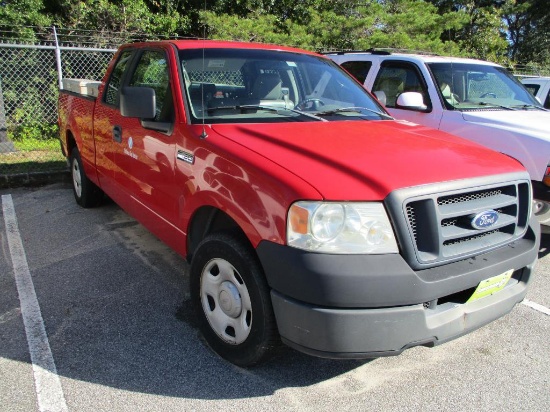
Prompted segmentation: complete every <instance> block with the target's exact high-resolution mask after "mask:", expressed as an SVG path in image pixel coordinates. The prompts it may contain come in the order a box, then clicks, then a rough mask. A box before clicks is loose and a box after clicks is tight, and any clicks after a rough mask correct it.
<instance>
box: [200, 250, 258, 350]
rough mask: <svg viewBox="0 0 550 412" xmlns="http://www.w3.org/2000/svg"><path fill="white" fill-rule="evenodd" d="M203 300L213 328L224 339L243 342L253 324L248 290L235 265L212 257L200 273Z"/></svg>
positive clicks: (234, 343) (207, 317)
mask: <svg viewBox="0 0 550 412" xmlns="http://www.w3.org/2000/svg"><path fill="white" fill-rule="evenodd" d="M201 302H202V308H203V310H204V314H205V315H206V319H207V320H208V323H209V324H210V327H211V328H212V330H213V331H214V332H215V333H216V334H217V335H218V336H219V337H220V338H221V339H222V340H223V341H225V342H227V343H230V344H233V345H238V344H240V343H243V342H244V341H245V340H246V338H247V337H248V335H249V334H250V329H251V326H252V304H251V302H250V295H249V293H248V289H247V287H246V285H245V283H244V281H243V279H242V277H241V275H240V274H239V272H238V271H237V269H235V267H234V266H233V265H232V264H231V263H229V262H228V261H227V260H225V259H212V260H211V261H209V262H208V263H207V264H206V265H205V266H204V269H203V271H202V273H201Z"/></svg>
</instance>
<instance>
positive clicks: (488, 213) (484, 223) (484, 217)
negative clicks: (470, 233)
mask: <svg viewBox="0 0 550 412" xmlns="http://www.w3.org/2000/svg"><path fill="white" fill-rule="evenodd" d="M497 221H498V212H497V211H495V210H485V211H484V212H481V213H478V214H477V215H475V216H474V217H473V218H472V220H471V222H470V223H471V224H472V226H473V227H474V229H486V228H488V227H491V226H494V225H495V224H496V223H497Z"/></svg>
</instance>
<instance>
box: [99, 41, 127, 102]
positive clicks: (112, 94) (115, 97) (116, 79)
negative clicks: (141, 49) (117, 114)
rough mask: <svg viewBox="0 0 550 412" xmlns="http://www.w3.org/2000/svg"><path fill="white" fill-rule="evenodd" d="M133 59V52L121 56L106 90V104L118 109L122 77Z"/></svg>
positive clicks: (123, 53)
mask: <svg viewBox="0 0 550 412" xmlns="http://www.w3.org/2000/svg"><path fill="white" fill-rule="evenodd" d="M131 59H132V51H130V50H127V51H125V52H122V53H121V54H120V57H119V59H118V61H117V62H116V64H115V67H114V69H113V72H112V73H111V77H110V78H109V82H108V83H107V87H106V88H105V95H104V101H105V103H107V104H109V105H112V106H116V107H118V104H119V92H120V87H121V84H122V76H123V74H124V71H125V70H126V67H127V66H128V63H129V62H130V60H131Z"/></svg>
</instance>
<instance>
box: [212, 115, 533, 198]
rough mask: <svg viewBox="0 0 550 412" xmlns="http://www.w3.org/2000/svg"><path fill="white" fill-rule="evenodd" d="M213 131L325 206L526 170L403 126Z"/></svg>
mask: <svg viewBox="0 0 550 412" xmlns="http://www.w3.org/2000/svg"><path fill="white" fill-rule="evenodd" d="M212 129H213V131H214V132H215V133H217V134H219V135H221V136H224V137H225V138H227V139H229V140H232V141H234V142H235V143H238V144H239V145H242V147H243V150H244V148H247V149H249V150H252V151H254V152H256V153H257V154H258V155H260V156H263V157H264V158H265V159H267V160H269V161H271V162H273V163H276V164H277V165H279V166H280V167H282V168H285V169H287V170H288V171H290V172H291V173H293V174H295V175H296V176H299V177H300V178H301V179H303V180H305V181H306V182H308V183H309V184H310V185H311V186H313V187H314V188H315V189H316V190H317V191H318V192H319V193H321V195H322V196H323V198H324V199H327V200H350V201H351V200H381V199H383V198H385V197H386V196H387V195H388V194H389V193H390V192H391V191H393V190H396V189H400V188H404V187H411V186H418V185H422V184H429V183H436V182H443V181H450V180H460V179H467V178H472V177H480V176H485V175H495V174H501V173H509V172H517V171H522V170H525V169H524V168H523V167H522V166H521V165H520V164H519V163H518V162H517V161H515V160H513V159H511V158H509V157H507V156H504V155H501V154H499V153H497V152H494V151H491V150H489V149H486V148H484V147H483V146H480V145H478V144H476V143H472V142H469V141H467V140H464V139H460V138H458V137H455V136H452V135H450V134H447V133H444V132H440V131H437V130H434V129H430V128H427V127H425V126H420V125H417V124H414V123H410V122H406V121H334V122H330V123H327V122H303V123H262V124H258V123H255V124H215V125H212ZM213 137H214V136H213ZM266 170H269V169H267V166H266Z"/></svg>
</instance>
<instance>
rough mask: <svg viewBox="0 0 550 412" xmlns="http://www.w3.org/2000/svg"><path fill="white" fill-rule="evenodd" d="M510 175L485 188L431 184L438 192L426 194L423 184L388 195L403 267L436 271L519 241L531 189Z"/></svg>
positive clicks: (524, 222) (524, 223)
mask: <svg viewBox="0 0 550 412" xmlns="http://www.w3.org/2000/svg"><path fill="white" fill-rule="evenodd" d="M514 176H515V177H516V179H515V180H513V181H510V180H508V181H505V183H498V182H497V183H494V184H492V185H489V187H488V186H487V185H484V186H483V187H479V186H477V187H475V186H474V187H460V183H458V182H451V183H448V184H443V185H437V189H439V190H440V192H439V193H433V192H432V193H430V187H431V185H427V186H422V187H420V188H409V189H404V190H401V191H398V192H396V193H395V194H391V195H390V196H389V197H388V199H387V200H386V203H387V206H388V209H389V211H390V215H391V216H392V219H394V220H395V222H394V223H395V225H394V226H395V227H396V232H397V237H398V239H399V242H400V246H401V249H402V252H403V254H404V257H405V258H406V259H407V261H408V262H409V264H411V266H412V267H413V268H426V267H431V266H436V265H440V264H443V263H447V262H451V261H455V260H459V259H464V258H467V257H469V256H473V255H475V254H479V253H482V252H485V251H488V250H491V249H494V248H496V247H499V246H502V245H505V244H507V243H510V242H513V241H514V240H516V239H518V238H519V237H521V236H522V235H523V234H524V233H525V230H526V229H527V224H528V216H529V208H530V203H531V189H530V182H529V180H528V179H521V180H518V179H517V176H518V175H517V174H515V175H514ZM476 180H479V179H476ZM492 180H495V179H492ZM479 181H481V180H479ZM464 182H466V181H463V182H462V184H464ZM447 186H448V188H447ZM433 188H436V186H435V185H434V186H433ZM442 188H443V189H448V190H444V191H442V190H441V189H442ZM396 201H397V202H398V203H399V204H396ZM487 216H490V217H491V219H492V220H493V219H494V218H495V216H496V217H497V218H496V219H494V220H496V222H492V220H491V222H492V223H484V225H485V224H486V226H483V227H479V224H477V225H476V224H475V222H478V220H479V219H482V218H483V217H487ZM476 218H477V219H476ZM482 220H483V221H485V220H486V219H485V220H484V219H482ZM403 227H404V229H403Z"/></svg>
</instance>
